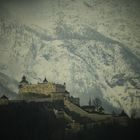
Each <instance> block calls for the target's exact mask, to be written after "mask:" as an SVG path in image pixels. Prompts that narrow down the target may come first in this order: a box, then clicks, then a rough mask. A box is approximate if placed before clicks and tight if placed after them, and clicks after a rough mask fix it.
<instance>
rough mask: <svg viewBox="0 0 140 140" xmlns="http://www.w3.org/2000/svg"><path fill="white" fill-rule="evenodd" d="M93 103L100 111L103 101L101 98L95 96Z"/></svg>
mask: <svg viewBox="0 0 140 140" xmlns="http://www.w3.org/2000/svg"><path fill="white" fill-rule="evenodd" d="M92 102H93V105H94V106H95V110H96V111H100V108H101V107H102V106H101V105H102V102H101V100H100V99H99V98H95V99H94V100H93V101H92Z"/></svg>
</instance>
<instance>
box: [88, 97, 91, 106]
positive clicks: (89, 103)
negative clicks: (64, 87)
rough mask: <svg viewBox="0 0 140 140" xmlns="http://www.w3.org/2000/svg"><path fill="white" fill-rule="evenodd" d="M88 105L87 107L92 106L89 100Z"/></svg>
mask: <svg viewBox="0 0 140 140" xmlns="http://www.w3.org/2000/svg"><path fill="white" fill-rule="evenodd" d="M88 105H89V106H92V103H91V98H90V99H89V102H88Z"/></svg>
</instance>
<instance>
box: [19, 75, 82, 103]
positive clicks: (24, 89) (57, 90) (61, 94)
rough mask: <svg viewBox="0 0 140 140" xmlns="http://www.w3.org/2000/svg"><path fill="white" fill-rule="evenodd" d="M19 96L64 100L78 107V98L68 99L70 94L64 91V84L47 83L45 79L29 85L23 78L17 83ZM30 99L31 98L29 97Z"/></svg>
mask: <svg viewBox="0 0 140 140" xmlns="http://www.w3.org/2000/svg"><path fill="white" fill-rule="evenodd" d="M19 95H22V97H27V96H28V95H32V96H34V95H36V97H39V95H41V97H43V98H44V97H45V98H48V99H51V100H64V99H69V100H71V101H72V102H73V103H75V104H77V105H79V104H80V103H79V102H80V101H79V98H74V97H72V96H71V97H70V93H69V92H68V91H67V90H66V83H64V84H63V85H62V84H55V83H51V82H48V81H47V79H46V78H45V79H44V80H43V82H42V83H37V84H30V83H29V82H28V81H27V79H26V77H25V76H23V77H22V80H21V81H20V83H19ZM29 97H30V98H31V96H29Z"/></svg>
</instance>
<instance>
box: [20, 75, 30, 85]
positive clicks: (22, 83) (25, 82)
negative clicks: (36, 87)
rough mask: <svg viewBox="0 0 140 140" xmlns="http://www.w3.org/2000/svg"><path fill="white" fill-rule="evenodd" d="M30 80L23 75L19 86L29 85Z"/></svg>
mask: <svg viewBox="0 0 140 140" xmlns="http://www.w3.org/2000/svg"><path fill="white" fill-rule="evenodd" d="M27 84H28V81H27V80H26V77H25V76H24V75H23V77H22V80H21V81H20V83H19V87H22V86H23V85H27Z"/></svg>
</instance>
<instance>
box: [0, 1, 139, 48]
mask: <svg viewBox="0 0 140 140" xmlns="http://www.w3.org/2000/svg"><path fill="white" fill-rule="evenodd" d="M0 3H1V4H0V7H1V11H0V12H1V15H2V14H3V15H6V14H8V15H10V16H12V18H15V19H18V21H20V22H21V23H24V24H28V25H38V26H40V27H42V28H45V29H48V30H50V32H53V29H54V28H55V26H56V24H57V22H59V20H62V22H65V23H66V24H70V25H72V26H75V27H78V26H79V25H80V24H82V25H90V26H92V27H93V28H95V29H96V30H97V31H99V32H100V33H102V34H104V35H106V36H108V37H111V38H113V39H115V40H118V41H120V42H122V43H124V44H126V45H127V46H131V47H132V46H133V47H138V46H139V43H138V42H140V41H139V38H140V14H139V13H140V1H139V0H24V1H23V0H1V1H0ZM124 36H125V37H124Z"/></svg>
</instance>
